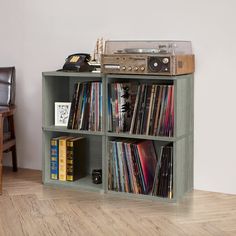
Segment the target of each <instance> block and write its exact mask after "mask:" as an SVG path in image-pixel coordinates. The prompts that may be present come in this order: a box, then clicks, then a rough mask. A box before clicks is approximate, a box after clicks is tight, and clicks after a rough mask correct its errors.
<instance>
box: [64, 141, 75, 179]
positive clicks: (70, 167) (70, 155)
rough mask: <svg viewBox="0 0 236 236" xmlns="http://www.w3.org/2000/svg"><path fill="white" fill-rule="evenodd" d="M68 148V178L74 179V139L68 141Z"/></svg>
mask: <svg viewBox="0 0 236 236" xmlns="http://www.w3.org/2000/svg"><path fill="white" fill-rule="evenodd" d="M66 148H67V149H66V180H67V181H74V160H73V156H74V153H73V141H70V140H69V141H67V143H66Z"/></svg>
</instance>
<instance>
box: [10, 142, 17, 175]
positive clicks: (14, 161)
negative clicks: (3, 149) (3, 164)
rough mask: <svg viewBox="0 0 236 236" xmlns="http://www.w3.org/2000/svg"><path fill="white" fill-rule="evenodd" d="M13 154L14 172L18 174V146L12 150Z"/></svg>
mask: <svg viewBox="0 0 236 236" xmlns="http://www.w3.org/2000/svg"><path fill="white" fill-rule="evenodd" d="M11 151H12V152H11V153H12V170H13V171H14V172H16V171H17V170H18V167H17V156H16V145H15V146H13V147H12V149H11Z"/></svg>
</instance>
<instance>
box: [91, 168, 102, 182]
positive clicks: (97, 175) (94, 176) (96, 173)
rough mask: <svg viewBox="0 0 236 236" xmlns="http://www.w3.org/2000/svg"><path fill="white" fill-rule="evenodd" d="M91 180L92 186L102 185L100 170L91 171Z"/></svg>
mask: <svg viewBox="0 0 236 236" xmlns="http://www.w3.org/2000/svg"><path fill="white" fill-rule="evenodd" d="M92 180H93V183H94V184H101V183H102V169H94V170H93V171H92Z"/></svg>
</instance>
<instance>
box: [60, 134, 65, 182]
mask: <svg viewBox="0 0 236 236" xmlns="http://www.w3.org/2000/svg"><path fill="white" fill-rule="evenodd" d="M59 180H61V181H66V138H63V139H60V140H59Z"/></svg>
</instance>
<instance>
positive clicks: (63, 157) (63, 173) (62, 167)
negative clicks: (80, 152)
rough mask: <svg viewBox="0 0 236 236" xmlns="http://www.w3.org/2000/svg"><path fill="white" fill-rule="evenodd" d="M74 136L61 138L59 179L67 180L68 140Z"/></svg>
mask: <svg viewBox="0 0 236 236" xmlns="http://www.w3.org/2000/svg"><path fill="white" fill-rule="evenodd" d="M71 138H72V137H69V136H63V137H60V138H59V159H58V160H59V180H61V181H66V142H67V141H68V140H69V139H71Z"/></svg>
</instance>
